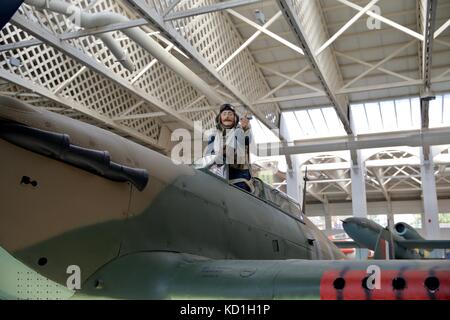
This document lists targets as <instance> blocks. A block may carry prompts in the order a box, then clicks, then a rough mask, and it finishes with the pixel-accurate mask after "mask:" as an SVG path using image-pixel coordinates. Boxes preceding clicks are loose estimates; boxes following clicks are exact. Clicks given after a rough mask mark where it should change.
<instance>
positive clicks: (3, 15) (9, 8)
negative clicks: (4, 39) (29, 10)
mask: <svg viewBox="0 0 450 320" xmlns="http://www.w3.org/2000/svg"><path fill="white" fill-rule="evenodd" d="M22 2H23V0H8V1H3V3H2V10H1V12H0V30H1V29H3V27H4V26H5V24H7V23H8V22H9V20H10V19H11V17H12V16H13V15H14V13H16V11H17V9H19V7H20V6H21V5H22Z"/></svg>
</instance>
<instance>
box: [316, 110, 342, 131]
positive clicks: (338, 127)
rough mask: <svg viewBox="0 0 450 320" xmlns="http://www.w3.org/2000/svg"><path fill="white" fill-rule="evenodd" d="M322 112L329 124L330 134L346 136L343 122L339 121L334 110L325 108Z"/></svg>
mask: <svg viewBox="0 0 450 320" xmlns="http://www.w3.org/2000/svg"><path fill="white" fill-rule="evenodd" d="M322 112H323V116H324V117H325V120H326V122H327V125H328V128H329V130H330V134H332V135H344V134H345V130H344V126H343V125H342V122H341V120H339V118H338V116H337V114H336V111H335V110H334V108H331V107H329V108H323V109H322Z"/></svg>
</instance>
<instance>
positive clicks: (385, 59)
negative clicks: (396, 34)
mask: <svg viewBox="0 0 450 320" xmlns="http://www.w3.org/2000/svg"><path fill="white" fill-rule="evenodd" d="M415 42H416V40H411V41H409V42H408V43H406V44H405V45H403V46H401V47H400V48H398V49H397V50H395V51H394V52H392V53H391V54H390V55H388V56H387V57H386V58H384V59H382V60H381V61H379V62H378V63H376V64H374V65H372V67H370V68H369V69H367V70H366V71H364V72H363V73H361V74H359V75H358V76H357V77H355V78H354V79H352V80H351V81H349V82H347V83H346V84H345V85H344V86H343V87H342V88H341V90H342V89H345V88H348V87H349V86H350V85H352V84H353V83H355V82H356V81H358V80H359V79H361V78H362V77H364V76H365V75H366V74H368V73H369V72H371V71H373V70H375V69H377V68H378V67H379V66H381V65H382V64H384V63H386V62H388V61H389V60H391V59H392V58H393V57H395V56H396V55H397V54H399V53H400V52H401V51H403V50H405V49H406V48H408V47H409V46H411V45H412V44H413V43H415Z"/></svg>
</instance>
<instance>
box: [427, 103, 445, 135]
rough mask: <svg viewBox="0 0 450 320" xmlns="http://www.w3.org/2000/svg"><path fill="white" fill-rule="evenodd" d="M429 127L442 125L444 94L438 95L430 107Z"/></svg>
mask: <svg viewBox="0 0 450 320" xmlns="http://www.w3.org/2000/svg"><path fill="white" fill-rule="evenodd" d="M428 117H429V127H430V128H432V127H440V126H442V96H436V99H434V100H431V101H430V104H429V107H428Z"/></svg>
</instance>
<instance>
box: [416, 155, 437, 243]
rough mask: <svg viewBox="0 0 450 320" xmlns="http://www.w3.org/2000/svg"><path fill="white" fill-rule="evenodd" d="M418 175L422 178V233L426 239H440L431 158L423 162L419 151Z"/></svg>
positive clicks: (423, 157)
mask: <svg viewBox="0 0 450 320" xmlns="http://www.w3.org/2000/svg"><path fill="white" fill-rule="evenodd" d="M420 174H421V176H422V201H423V209H424V219H423V231H424V235H425V237H426V238H427V239H440V229H439V207H438V201H437V193H436V180H435V177H434V165H433V157H432V155H431V154H430V157H429V159H428V160H425V156H424V153H423V150H421V151H420Z"/></svg>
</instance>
